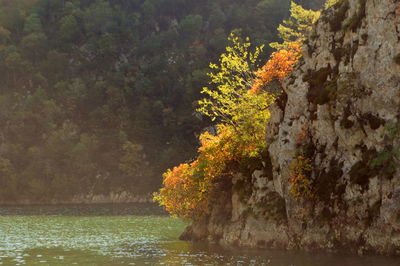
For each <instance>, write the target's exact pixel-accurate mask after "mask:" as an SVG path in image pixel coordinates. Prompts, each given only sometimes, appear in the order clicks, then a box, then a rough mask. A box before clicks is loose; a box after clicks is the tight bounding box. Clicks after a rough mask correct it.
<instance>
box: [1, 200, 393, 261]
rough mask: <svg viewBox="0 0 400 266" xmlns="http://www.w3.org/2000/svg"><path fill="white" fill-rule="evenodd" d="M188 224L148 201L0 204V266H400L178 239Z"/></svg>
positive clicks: (338, 256) (339, 256) (348, 257)
mask: <svg viewBox="0 0 400 266" xmlns="http://www.w3.org/2000/svg"><path fill="white" fill-rule="evenodd" d="M186 225H187V224H186V223H185V222H183V221H181V220H178V219H172V218H169V217H167V216H165V214H164V213H163V212H162V211H161V210H159V209H158V208H157V207H156V206H154V205H147V204H119V205H94V206H36V207H3V208H1V207H0V265H274V266H275V265H276V266H280V265H282V266H283V265H287V266H289V265H301V266H303V265H304V266H306V265H307V266H308V265H321V266H322V265H332V266H333V265H349V266H350V265H351V266H358V265H360V266H361V265H363V266H364V265H388V266H392V265H393V266H394V265H396V266H398V265H400V259H396V258H385V257H356V256H343V255H332V254H318V255H317V254H305V253H289V252H272V251H271V252H266V251H256V250H243V249H223V248H222V247H218V246H216V245H209V244H205V243H196V244H193V243H190V242H183V241H179V240H178V236H179V234H180V233H181V232H182V231H183V229H184V228H185V226H186Z"/></svg>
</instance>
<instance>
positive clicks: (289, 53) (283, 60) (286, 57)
mask: <svg viewBox="0 0 400 266" xmlns="http://www.w3.org/2000/svg"><path fill="white" fill-rule="evenodd" d="M300 56H301V46H300V44H299V43H291V44H290V45H289V47H288V48H287V49H282V50H279V51H277V52H274V53H273V54H272V55H271V58H270V59H269V60H268V62H267V63H266V64H265V65H264V66H263V67H262V68H261V69H260V70H258V71H257V72H256V73H255V74H256V76H257V78H256V81H255V82H254V84H253V86H252V88H251V90H250V93H259V92H260V91H261V90H262V88H263V87H264V86H265V85H267V84H268V83H270V82H271V81H273V80H278V81H279V82H282V81H283V79H284V78H285V77H286V76H288V74H290V72H292V70H293V67H294V65H295V64H296V63H297V62H298V61H299V59H300Z"/></svg>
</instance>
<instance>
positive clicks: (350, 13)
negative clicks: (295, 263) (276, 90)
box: [183, 0, 400, 255]
mask: <svg viewBox="0 0 400 266" xmlns="http://www.w3.org/2000/svg"><path fill="white" fill-rule="evenodd" d="M284 91H285V96H287V97H283V98H282V99H283V100H284V102H285V104H284V108H280V107H278V105H276V106H274V107H273V108H272V117H271V120H270V123H269V125H268V129H267V130H268V132H267V140H268V143H269V144H270V146H269V157H270V160H266V162H265V163H264V166H265V167H264V169H262V170H258V171H255V172H254V173H253V175H252V177H251V178H250V177H245V176H240V175H238V176H237V177H236V178H235V179H234V180H233V187H232V189H231V190H230V191H228V192H229V193H228V194H229V196H226V195H225V196H224V197H223V198H221V200H220V203H219V205H216V206H215V207H214V210H213V214H212V215H211V216H210V217H207V218H205V220H204V221H199V222H196V223H194V224H193V226H192V227H191V228H189V229H188V231H187V232H186V233H185V234H184V235H183V238H184V239H204V238H208V239H209V240H213V241H218V242H220V243H223V244H236V245H244V246H252V247H256V246H257V247H263V248H284V249H304V250H318V249H323V250H332V251H336V250H340V249H342V250H346V251H351V252H357V253H367V252H373V253H379V254H397V255H400V162H399V158H398V157H399V155H398V154H399V153H400V1H399V0H343V1H342V2H340V3H339V4H338V5H336V6H335V7H334V8H331V9H329V10H326V11H324V12H323V15H322V17H321V19H320V20H319V21H318V23H317V25H316V27H315V29H314V31H313V32H312V33H311V34H310V36H309V40H308V42H307V43H306V45H305V47H304V52H303V60H302V62H301V64H300V65H299V66H298V67H297V68H296V70H295V71H294V73H293V74H292V76H291V77H289V78H288V79H287V80H286V82H285V85H284ZM298 156H303V158H306V159H308V160H309V161H310V164H311V165H312V170H311V171H310V172H309V173H307V175H306V179H307V180H308V181H310V183H309V185H308V186H307V189H308V191H309V192H310V195H309V196H307V197H306V196H300V197H299V198H294V197H293V193H291V191H292V190H293V188H295V187H294V185H293V182H290V181H289V180H290V179H291V178H292V177H293V176H292V175H293V165H294V162H295V161H296V158H297V157H298ZM396 156H397V157H396ZM301 191H302V190H301V189H300V192H301ZM303 192H304V190H303ZM300 194H301V193H300ZM304 194H305V193H304ZM227 210H228V211H227ZM222 211H223V212H224V213H227V214H226V215H225V217H224V219H222V218H221V217H219V219H216V218H215V217H217V216H218V215H217V214H218V213H221V212H222Z"/></svg>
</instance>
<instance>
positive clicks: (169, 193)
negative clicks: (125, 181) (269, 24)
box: [155, 4, 319, 220]
mask: <svg viewBox="0 0 400 266" xmlns="http://www.w3.org/2000/svg"><path fill="white" fill-rule="evenodd" d="M291 12H292V17H291V20H290V21H297V22H298V21H302V22H305V21H307V22H308V23H309V25H308V26H307V27H305V24H304V23H294V24H291V25H296V26H294V27H293V28H291V29H290V32H291V33H290V34H281V36H282V37H283V41H284V42H283V44H281V45H278V44H276V45H274V46H276V47H279V48H281V50H279V51H277V52H274V53H273V54H272V55H271V57H270V59H269V60H268V61H267V62H266V63H265V65H264V66H262V67H260V66H258V64H257V62H258V59H259V57H260V54H261V53H262V49H263V46H261V47H255V48H254V49H253V51H250V50H249V49H250V47H251V44H250V42H249V39H248V38H246V39H245V40H244V41H242V42H240V38H239V37H237V36H235V35H231V37H230V41H231V42H232V46H228V47H227V48H226V53H223V54H222V55H221V58H220V60H219V62H220V64H219V65H216V64H211V65H210V68H211V70H214V72H211V73H209V76H210V78H211V84H214V85H215V87H214V88H212V89H210V88H204V89H203V93H205V94H206V95H207V96H208V97H207V98H205V99H203V100H200V101H199V104H200V108H199V109H198V110H199V111H200V112H202V113H203V114H205V115H207V116H209V117H211V119H212V120H213V121H218V123H219V124H218V125H217V126H216V127H217V130H216V132H215V134H212V133H210V132H206V133H203V134H202V135H201V136H200V141H201V144H202V146H201V147H200V148H199V150H198V152H199V154H198V156H197V159H196V160H194V161H193V162H191V163H185V164H181V165H180V166H178V167H175V168H174V169H172V170H168V171H167V172H166V173H165V174H164V187H163V188H162V189H161V190H160V192H159V193H157V194H156V195H155V199H156V200H158V201H159V203H160V204H161V205H163V206H165V207H166V209H167V211H169V212H170V213H171V214H173V215H176V216H179V217H181V218H186V219H192V220H196V219H198V218H199V217H201V216H203V215H204V214H207V213H209V212H210V209H211V208H210V205H212V201H213V195H214V193H218V191H217V187H218V183H221V182H223V181H222V180H223V179H225V178H228V179H230V178H232V177H233V175H234V174H235V173H238V172H246V171H247V172H249V170H250V171H251V169H249V168H251V167H252V166H251V165H252V162H254V161H258V162H261V161H262V156H263V153H264V152H265V151H266V148H267V143H266V141H265V130H266V128H265V127H266V125H267V122H268V119H269V116H270V115H269V110H268V107H269V106H270V105H271V104H272V103H273V102H274V101H275V100H276V97H279V96H280V94H281V93H282V92H281V85H280V83H281V82H282V81H283V79H284V78H285V77H286V76H287V75H288V74H290V73H291V71H292V69H293V67H294V65H295V64H296V63H297V62H298V60H299V59H300V57H301V43H302V41H303V40H304V38H305V37H304V36H305V34H306V32H305V30H304V28H308V29H309V28H311V24H312V23H314V22H315V20H314V18H317V17H318V16H319V12H315V11H309V10H304V9H303V8H301V7H300V6H298V5H296V4H292V9H291ZM310 14H311V15H310ZM309 17H312V18H313V19H306V18H309ZM278 31H279V32H281V33H283V32H285V33H288V31H289V28H283V27H280V28H278ZM276 83H278V88H276V87H277V85H276ZM274 87H275V88H274ZM305 170H307V169H302V171H305ZM299 174H302V172H301V173H300V172H299ZM294 183H295V182H294ZM300 185H301V186H303V184H300Z"/></svg>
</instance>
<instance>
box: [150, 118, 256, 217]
mask: <svg viewBox="0 0 400 266" xmlns="http://www.w3.org/2000/svg"><path fill="white" fill-rule="evenodd" d="M217 128H218V132H217V134H216V135H213V134H211V133H209V132H205V133H203V134H202V135H201V136H200V141H201V146H200V148H199V150H198V151H199V156H198V157H197V159H196V160H195V161H193V162H192V163H184V164H181V165H179V166H177V167H175V168H173V169H172V170H168V171H167V172H166V173H164V176H163V177H164V187H163V188H162V189H160V191H159V193H157V194H156V197H155V199H156V200H157V201H159V203H160V204H161V205H163V206H165V208H166V210H167V211H168V212H169V213H171V214H172V215H174V216H177V217H180V218H184V219H191V220H195V219H197V218H198V217H200V216H202V215H204V214H207V213H209V211H210V208H209V207H210V203H211V200H212V198H213V197H212V196H213V193H215V184H216V183H217V182H216V181H217V179H218V178H221V177H223V176H227V177H230V176H231V175H232V174H233V173H234V172H235V171H237V166H238V165H240V163H241V162H242V161H243V160H244V158H248V157H253V156H258V155H259V154H260V152H261V149H262V147H261V146H260V145H257V143H260V142H261V139H257V138H258V137H257V136H254V138H253V139H250V138H249V139H248V140H247V141H246V140H243V139H242V138H241V137H240V136H239V135H238V134H236V132H235V131H234V129H233V128H232V127H231V126H226V125H222V124H221V125H218V126H217Z"/></svg>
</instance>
